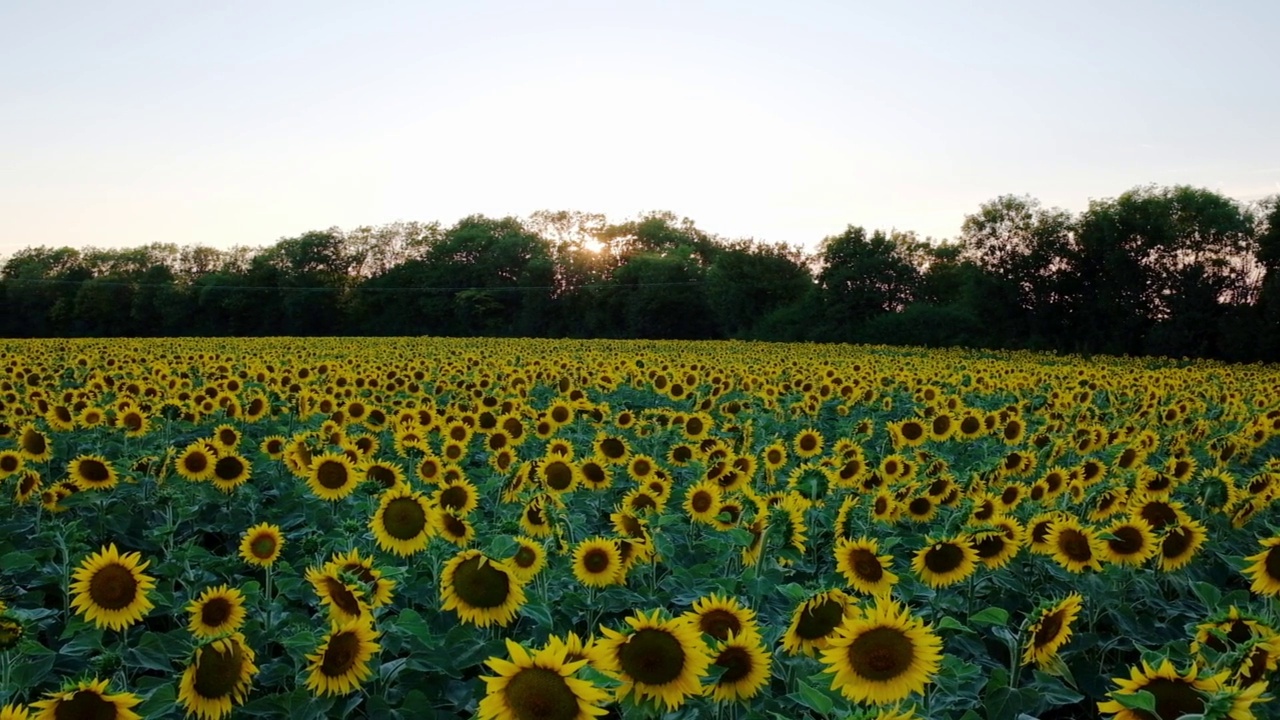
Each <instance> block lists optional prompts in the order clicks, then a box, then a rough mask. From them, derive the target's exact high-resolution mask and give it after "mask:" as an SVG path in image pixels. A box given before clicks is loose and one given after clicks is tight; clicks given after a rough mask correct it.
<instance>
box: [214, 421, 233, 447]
mask: <svg viewBox="0 0 1280 720" xmlns="http://www.w3.org/2000/svg"><path fill="white" fill-rule="evenodd" d="M213 442H214V444H216V445H217V446H218V448H219V449H220V450H235V449H236V447H238V446H239V445H240V431H239V430H237V429H235V427H233V426H231V425H226V424H223V425H219V426H217V427H215V428H214V429H213Z"/></svg>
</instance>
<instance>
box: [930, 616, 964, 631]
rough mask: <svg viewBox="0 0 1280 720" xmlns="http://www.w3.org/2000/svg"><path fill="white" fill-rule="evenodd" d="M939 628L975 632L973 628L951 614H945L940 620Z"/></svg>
mask: <svg viewBox="0 0 1280 720" xmlns="http://www.w3.org/2000/svg"><path fill="white" fill-rule="evenodd" d="M937 628H938V629H939V630H955V631H957V632H963V633H971V632H973V628H971V627H969V626H968V625H965V624H963V623H961V622H960V621H959V620H956V619H955V618H953V617H951V616H950V615H944V616H943V617H942V619H941V620H939V621H938V625H937Z"/></svg>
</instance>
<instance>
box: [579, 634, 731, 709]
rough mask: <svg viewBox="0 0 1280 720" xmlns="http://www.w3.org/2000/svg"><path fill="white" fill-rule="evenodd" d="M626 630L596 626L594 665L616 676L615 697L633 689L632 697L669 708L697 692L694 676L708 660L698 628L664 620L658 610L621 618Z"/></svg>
mask: <svg viewBox="0 0 1280 720" xmlns="http://www.w3.org/2000/svg"><path fill="white" fill-rule="evenodd" d="M627 624H628V625H630V626H631V630H630V631H629V632H617V631H615V630H612V629H610V628H607V627H606V628H601V631H602V632H603V634H604V637H603V638H601V640H600V642H599V643H598V645H597V646H596V651H595V655H594V659H595V661H596V665H597V666H598V667H600V668H601V669H602V670H604V671H606V672H612V673H617V675H618V676H619V677H620V678H621V680H622V687H620V688H619V690H618V697H619V698H625V697H626V696H627V695H629V694H631V693H632V692H633V691H634V692H635V695H636V699H637V702H643V701H646V700H649V699H652V700H654V701H655V702H657V703H660V704H663V705H665V706H666V708H667V710H674V709H676V708H678V707H680V706H681V705H683V704H684V702H685V700H686V699H687V698H689V697H690V696H692V695H696V694H698V693H700V692H701V691H702V687H701V684H700V682H699V678H701V677H702V676H703V674H705V673H706V671H707V667H708V666H709V665H710V664H711V658H710V657H708V656H707V653H706V651H705V648H704V647H703V644H702V641H701V640H700V639H699V638H698V631H697V629H696V627H695V626H694V625H692V624H691V623H690V622H689V621H687V620H679V619H676V620H664V619H662V617H661V611H660V610H654V611H653V614H652V615H647V616H646V615H645V614H644V613H640V614H636V615H631V616H630V617H628V618H627Z"/></svg>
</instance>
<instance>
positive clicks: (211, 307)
mask: <svg viewBox="0 0 1280 720" xmlns="http://www.w3.org/2000/svg"><path fill="white" fill-rule="evenodd" d="M0 298H3V300H4V307H5V312H4V313H0V333H3V335H5V336H7V337H74V336H99V337H113V336H190V335H197V336H223V335H295V336H297V335H447V336H466V335H494V336H543V337H608V338H686V339H695V338H698V339H701V338H746V339H762V340H786V341H819V342H827V341H831V342H866V343H886V344H910V345H926V346H969V347H989V348H1028V349H1035V350H1052V351H1059V352H1071V353H1111V354H1124V353H1127V354H1155V355H1167V356H1191V357H1212V358H1221V359H1226V360H1235V361H1255V360H1267V361H1275V360H1280V196H1276V197H1272V198H1268V199H1266V200H1263V201H1260V202H1256V203H1251V204H1247V203H1242V202H1239V201H1236V200H1233V199H1231V198H1228V197H1225V196H1223V195H1221V194H1218V193H1215V192H1212V191H1209V190H1205V189H1200V188H1194V187H1189V186H1172V187H1158V186H1144V187H1139V188H1135V189H1133V190H1130V191H1128V192H1126V193H1124V194H1122V195H1120V196H1119V197H1115V198H1109V199H1104V200H1094V201H1092V202H1090V204H1089V206H1088V208H1087V209H1085V210H1084V211H1082V212H1079V213H1072V212H1068V211H1065V210H1061V209H1057V208H1047V207H1044V206H1043V205H1042V204H1041V203H1040V202H1038V201H1037V200H1035V199H1034V198H1030V197H1025V196H1013V195H1006V196H1002V197H998V198H995V199H994V200H991V201H989V202H987V203H984V204H983V205H982V206H981V207H979V208H978V210H977V211H976V212H974V213H973V214H971V215H969V216H967V217H966V218H965V220H964V224H963V226H962V230H961V233H960V235H959V236H958V237H957V238H955V239H952V240H947V241H933V240H931V239H927V238H921V237H919V236H918V235H916V234H915V233H912V232H902V231H897V230H887V231H886V230H868V229H866V228H863V227H859V226H854V225H850V226H848V227H847V228H845V230H844V231H843V232H841V233H839V234H836V235H832V236H830V237H827V238H826V239H824V240H823V241H822V243H821V245H820V246H819V247H818V248H817V249H816V251H814V252H812V253H809V252H805V251H803V250H802V249H801V248H797V247H792V246H787V245H783V244H777V243H767V242H760V241H757V240H753V239H726V238H722V237H719V236H716V235H714V234H712V233H709V232H707V231H704V230H702V229H701V228H699V227H698V226H697V225H696V224H695V223H694V222H693V221H692V220H690V219H688V218H680V217H678V216H676V215H674V214H672V213H669V212H654V213H648V214H645V215H642V216H640V217H638V218H635V219H631V220H627V221H625V222H616V223H615V222H609V221H608V220H607V219H606V218H605V217H604V216H603V215H600V214H593V213H584V212H571V211H560V212H551V211H542V212H537V213H534V214H533V215H531V216H530V217H528V218H514V217H505V218H491V217H485V216H482V215H474V216H471V217H467V218H464V219H462V220H459V221H458V222H457V223H456V224H454V225H452V226H451V227H444V226H442V225H441V224H439V223H421V222H398V223H393V224H389V225H383V226H380V227H361V228H357V229H354V230H349V231H343V230H340V229H337V228H331V229H328V230H319V231H311V232H307V233H303V234H301V235H298V236H297V237H287V238H282V239H280V240H279V241H278V242H276V243H275V244H274V245H271V246H268V247H244V246H237V247H234V248H232V249H230V250H218V249H214V248H209V247H203V246H179V245H176V244H169V243H155V244H151V245H146V246H142V247H134V248H126V249H87V250H77V249H74V248H68V247H63V248H49V247H43V246H42V247H28V248H26V249H24V250H21V251H18V252H16V253H15V254H13V255H12V256H11V257H9V258H7V260H6V261H5V262H4V265H3V269H2V270H0Z"/></svg>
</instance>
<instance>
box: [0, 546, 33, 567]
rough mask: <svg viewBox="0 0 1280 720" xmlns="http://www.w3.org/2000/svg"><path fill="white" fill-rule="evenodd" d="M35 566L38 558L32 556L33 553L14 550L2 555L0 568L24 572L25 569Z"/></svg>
mask: <svg viewBox="0 0 1280 720" xmlns="http://www.w3.org/2000/svg"><path fill="white" fill-rule="evenodd" d="M35 566H36V560H35V558H33V557H31V553H28V552H25V551H22V550H14V551H13V552H11V553H8V554H6V555H5V556H3V557H0V570H8V571H9V572H23V571H24V570H30V569H31V568H33V567H35Z"/></svg>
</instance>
